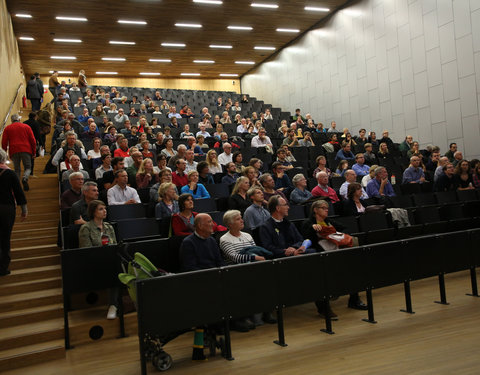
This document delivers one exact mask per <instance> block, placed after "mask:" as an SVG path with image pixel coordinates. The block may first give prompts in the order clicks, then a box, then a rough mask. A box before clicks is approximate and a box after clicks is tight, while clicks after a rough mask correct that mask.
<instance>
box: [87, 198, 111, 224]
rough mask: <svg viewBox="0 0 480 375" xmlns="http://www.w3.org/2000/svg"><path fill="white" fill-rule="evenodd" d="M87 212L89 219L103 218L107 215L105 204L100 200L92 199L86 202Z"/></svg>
mask: <svg viewBox="0 0 480 375" xmlns="http://www.w3.org/2000/svg"><path fill="white" fill-rule="evenodd" d="M87 214H88V217H89V218H90V220H94V219H97V220H105V219H106V217H107V206H106V205H105V203H103V202H102V201H100V200H96V199H95V200H93V201H91V202H90V203H89V204H88V207H87Z"/></svg>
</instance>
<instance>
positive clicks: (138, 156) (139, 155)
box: [131, 150, 143, 168]
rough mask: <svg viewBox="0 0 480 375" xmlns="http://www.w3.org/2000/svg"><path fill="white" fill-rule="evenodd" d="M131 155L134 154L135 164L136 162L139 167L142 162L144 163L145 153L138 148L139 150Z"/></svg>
mask: <svg viewBox="0 0 480 375" xmlns="http://www.w3.org/2000/svg"><path fill="white" fill-rule="evenodd" d="M131 155H132V160H133V164H135V166H136V167H137V168H139V167H140V164H142V161H143V154H142V153H141V152H140V151H138V150H137V151H134V152H133V153H132V154H131Z"/></svg>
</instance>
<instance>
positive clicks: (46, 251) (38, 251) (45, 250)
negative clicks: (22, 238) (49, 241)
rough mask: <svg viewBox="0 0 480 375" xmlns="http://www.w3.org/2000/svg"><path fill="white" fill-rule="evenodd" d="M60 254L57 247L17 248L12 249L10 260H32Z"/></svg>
mask: <svg viewBox="0 0 480 375" xmlns="http://www.w3.org/2000/svg"><path fill="white" fill-rule="evenodd" d="M59 253H60V248H59V247H58V246H57V245H37V246H26V247H17V248H16V249H12V252H11V257H12V259H22V258H32V257H38V256H46V255H56V254H59Z"/></svg>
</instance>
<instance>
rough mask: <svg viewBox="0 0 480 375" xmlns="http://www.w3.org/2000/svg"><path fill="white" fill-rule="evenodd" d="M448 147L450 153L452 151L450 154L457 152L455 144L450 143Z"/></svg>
mask: <svg viewBox="0 0 480 375" xmlns="http://www.w3.org/2000/svg"><path fill="white" fill-rule="evenodd" d="M448 147H449V149H450V151H452V152H455V151H457V144H456V143H450V145H449V146H448Z"/></svg>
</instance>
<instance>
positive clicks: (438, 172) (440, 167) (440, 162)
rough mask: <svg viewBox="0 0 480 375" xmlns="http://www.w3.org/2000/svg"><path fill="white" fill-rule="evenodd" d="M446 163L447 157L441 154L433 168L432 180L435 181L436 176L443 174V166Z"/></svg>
mask: <svg viewBox="0 0 480 375" xmlns="http://www.w3.org/2000/svg"><path fill="white" fill-rule="evenodd" d="M447 163H448V157H447V156H442V157H441V158H440V159H438V166H437V168H436V169H435V174H434V175H433V181H434V182H437V180H438V178H439V177H440V176H441V175H443V167H444V166H445V165H447Z"/></svg>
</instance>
